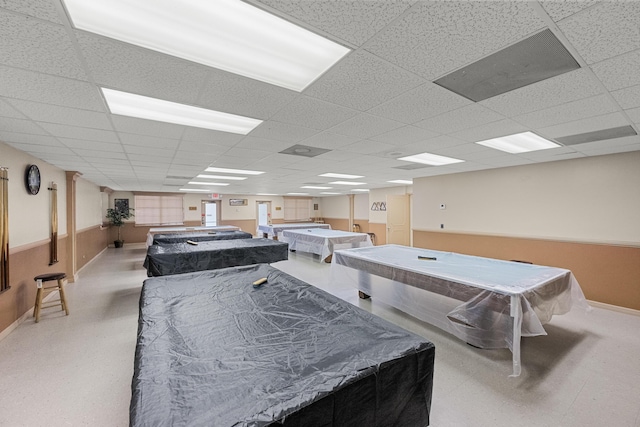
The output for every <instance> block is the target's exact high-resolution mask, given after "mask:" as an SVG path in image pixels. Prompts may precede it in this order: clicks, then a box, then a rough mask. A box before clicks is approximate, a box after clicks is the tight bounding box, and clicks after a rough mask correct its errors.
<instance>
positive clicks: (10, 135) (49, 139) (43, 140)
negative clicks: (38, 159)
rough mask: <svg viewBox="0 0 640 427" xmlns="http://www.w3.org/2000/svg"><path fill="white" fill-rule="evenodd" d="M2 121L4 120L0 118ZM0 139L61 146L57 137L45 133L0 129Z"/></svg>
mask: <svg viewBox="0 0 640 427" xmlns="http://www.w3.org/2000/svg"><path fill="white" fill-rule="evenodd" d="M1 121H4V120H0V122H1ZM0 141H2V142H15V143H22V144H36V145H51V146H54V147H62V146H63V145H62V144H61V143H60V141H59V140H58V139H57V138H54V137H53V136H46V135H35V134H28V133H15V132H4V131H0Z"/></svg>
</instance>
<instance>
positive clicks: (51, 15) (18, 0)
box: [0, 0, 62, 24]
mask: <svg viewBox="0 0 640 427" xmlns="http://www.w3.org/2000/svg"><path fill="white" fill-rule="evenodd" d="M0 6H1V7H3V8H5V9H8V10H12V11H14V12H18V13H22V14H24V15H28V16H32V17H34V18H39V19H44V20H45V21H51V22H54V23H56V24H62V20H61V19H60V17H59V16H58V12H57V10H56V8H55V6H54V5H53V3H52V2H51V0H29V1H25V0H2V2H0Z"/></svg>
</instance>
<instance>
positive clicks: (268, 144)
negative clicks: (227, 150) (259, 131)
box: [234, 136, 291, 152]
mask: <svg viewBox="0 0 640 427" xmlns="http://www.w3.org/2000/svg"><path fill="white" fill-rule="evenodd" d="M289 146H291V144H290V143H289V142H283V141H274V140H273V139H266V138H255V137H252V136H247V137H245V138H244V139H242V141H240V142H239V143H237V144H236V145H235V146H234V148H245V149H256V150H262V151H271V152H279V151H282V150H284V149H285V148H288V147H289Z"/></svg>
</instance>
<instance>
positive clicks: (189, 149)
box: [176, 141, 229, 158]
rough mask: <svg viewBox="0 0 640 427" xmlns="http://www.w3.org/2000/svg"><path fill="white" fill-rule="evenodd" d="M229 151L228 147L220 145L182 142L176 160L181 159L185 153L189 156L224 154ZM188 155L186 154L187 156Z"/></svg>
mask: <svg viewBox="0 0 640 427" xmlns="http://www.w3.org/2000/svg"><path fill="white" fill-rule="evenodd" d="M228 149H229V147H228V146H224V145H218V144H213V143H210V142H209V143H205V142H193V141H182V142H181V143H180V145H179V146H178V150H177V151H176V158H177V157H180V155H181V154H183V153H188V155H189V156H193V155H195V156H197V155H207V154H222V153H224V152H225V151H227V150H228ZM185 155H186V154H185Z"/></svg>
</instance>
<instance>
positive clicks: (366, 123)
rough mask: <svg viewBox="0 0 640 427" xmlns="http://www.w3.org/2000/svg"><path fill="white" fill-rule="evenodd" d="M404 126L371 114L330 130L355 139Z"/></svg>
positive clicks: (357, 117) (363, 115)
mask: <svg viewBox="0 0 640 427" xmlns="http://www.w3.org/2000/svg"><path fill="white" fill-rule="evenodd" d="M402 126H403V124H402V123H399V122H395V121H393V120H387V119H384V118H381V117H376V116H372V115H370V114H364V113H361V114H359V115H357V116H355V117H353V118H351V119H349V120H347V121H345V122H342V123H340V124H339V125H337V126H334V127H332V128H331V129H330V131H331V132H332V133H337V134H341V135H347V136H353V137H355V138H370V137H372V136H375V135H380V134H383V133H386V132H389V131H392V130H394V129H397V128H399V127H402Z"/></svg>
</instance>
